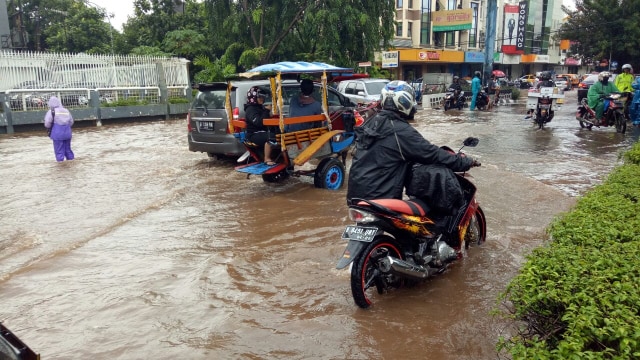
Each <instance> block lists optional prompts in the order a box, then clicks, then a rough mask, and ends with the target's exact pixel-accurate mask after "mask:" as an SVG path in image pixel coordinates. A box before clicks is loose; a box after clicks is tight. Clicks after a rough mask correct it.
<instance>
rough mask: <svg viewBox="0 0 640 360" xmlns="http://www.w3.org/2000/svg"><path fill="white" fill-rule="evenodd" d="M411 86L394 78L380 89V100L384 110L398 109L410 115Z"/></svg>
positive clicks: (412, 95) (412, 92)
mask: <svg viewBox="0 0 640 360" xmlns="http://www.w3.org/2000/svg"><path fill="white" fill-rule="evenodd" d="M414 96H415V92H414V90H413V87H411V85H409V84H408V83H406V82H404V81H399V80H394V81H392V82H390V83H388V84H387V85H385V87H384V88H383V89H382V94H381V96H380V101H381V102H382V108H383V109H385V110H393V111H398V112H400V113H402V114H404V115H406V116H410V115H411V112H412V111H413V99H414Z"/></svg>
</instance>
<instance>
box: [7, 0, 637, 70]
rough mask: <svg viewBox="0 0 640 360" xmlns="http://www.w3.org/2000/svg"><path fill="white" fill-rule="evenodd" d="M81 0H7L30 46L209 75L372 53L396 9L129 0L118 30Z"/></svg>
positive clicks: (304, 0)
mask: <svg viewBox="0 0 640 360" xmlns="http://www.w3.org/2000/svg"><path fill="white" fill-rule="evenodd" d="M85 1H86V0H30V1H24V0H8V2H9V9H10V11H9V13H10V14H12V13H14V12H15V11H12V10H11V9H14V8H16V7H17V6H18V4H22V12H21V14H23V15H24V16H23V17H22V18H23V19H22V21H23V22H22V23H21V24H22V26H24V27H25V29H26V32H27V33H29V34H37V36H33V35H30V37H29V40H30V41H29V47H30V49H32V50H52V51H63V52H89V53H111V52H114V53H119V54H122V53H134V54H153V55H160V54H170V55H175V56H181V57H185V58H187V59H189V60H192V61H193V65H194V66H193V70H196V71H206V73H207V75H206V76H205V75H203V76H204V77H205V78H207V79H211V80H214V78H215V80H222V78H216V77H219V76H223V74H224V73H225V72H226V71H228V70H229V69H231V68H233V69H234V71H245V70H247V69H249V68H251V67H254V66H256V65H260V64H263V63H268V62H277V61H285V60H288V61H295V60H306V61H325V62H329V63H332V64H335V65H339V66H347V67H352V66H354V65H355V64H356V63H357V62H359V61H370V60H373V53H374V51H377V50H379V49H380V48H381V47H382V46H387V45H388V44H389V41H390V40H391V39H392V37H393V19H394V13H395V3H394V2H392V1H363V0H358V1H353V0H184V1H180V0H134V1H133V2H132V4H131V6H133V7H134V16H132V17H130V18H129V19H128V21H127V22H126V24H124V27H123V31H122V33H121V32H119V31H116V29H113V28H112V27H111V25H110V24H109V23H108V20H109V18H108V17H107V16H108V14H107V13H106V12H105V10H104V9H102V8H100V7H97V6H95V5H92V3H88V2H85ZM638 1H640V0H638ZM45 9H46V11H45ZM36 11H37V14H38V16H35V15H33V14H36ZM13 26H14V27H15V26H21V25H20V24H17V25H16V24H13ZM196 59H199V60H200V61H198V64H199V65H198V64H196V61H195V60H196ZM204 59H207V61H204ZM208 59H213V60H212V61H209V60H208Z"/></svg>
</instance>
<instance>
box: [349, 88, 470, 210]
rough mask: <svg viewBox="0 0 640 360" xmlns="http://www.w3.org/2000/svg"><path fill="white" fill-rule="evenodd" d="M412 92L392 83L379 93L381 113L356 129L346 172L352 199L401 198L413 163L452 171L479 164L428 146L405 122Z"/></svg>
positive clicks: (434, 146)
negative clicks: (352, 149)
mask: <svg viewBox="0 0 640 360" xmlns="http://www.w3.org/2000/svg"><path fill="white" fill-rule="evenodd" d="M413 94H414V92H413V89H412V88H411V86H410V85H409V84H407V83H405V82H404V81H392V82H390V83H389V84H387V85H386V86H385V88H384V89H383V90H382V98H381V103H382V107H383V110H382V111H380V112H379V113H378V114H377V115H376V116H374V117H373V118H371V119H369V120H367V121H366V122H365V123H364V124H363V125H362V126H360V127H357V128H356V130H355V131H356V149H355V153H354V155H353V161H352V163H351V168H350V169H349V184H348V190H347V202H349V203H350V202H351V199H354V198H359V199H391V198H393V199H402V193H403V187H404V184H405V176H406V175H407V173H408V171H410V170H411V166H412V165H413V164H414V163H420V164H441V165H444V166H446V167H448V168H449V169H451V170H453V171H466V170H469V168H471V167H472V166H474V165H479V163H476V162H475V161H474V160H473V159H472V158H470V157H464V156H461V155H457V154H452V153H450V152H448V151H446V150H443V149H441V148H440V147H438V146H436V145H433V144H431V143H430V142H429V141H427V140H426V139H425V138H424V137H422V135H420V133H419V132H418V131H417V130H416V129H414V128H413V126H411V125H410V124H408V123H407V120H406V118H407V117H408V116H409V114H410V112H411V109H412V106H413V96H414V95H413Z"/></svg>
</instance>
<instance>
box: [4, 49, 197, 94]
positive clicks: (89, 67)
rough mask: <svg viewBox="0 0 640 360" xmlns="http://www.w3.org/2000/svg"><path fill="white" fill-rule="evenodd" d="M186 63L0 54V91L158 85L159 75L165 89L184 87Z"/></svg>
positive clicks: (117, 57) (161, 59)
mask: <svg viewBox="0 0 640 360" xmlns="http://www.w3.org/2000/svg"><path fill="white" fill-rule="evenodd" d="M187 64H188V61H187V60H185V59H181V58H168V57H149V56H132V55H88V54H66V53H39V52H16V51H0V74H1V76H0V91H2V92H5V91H6V90H9V89H38V88H39V89H51V88H56V89H57V88H91V89H95V88H110V87H131V86H133V87H147V86H158V85H159V83H160V76H162V77H163V78H164V80H165V83H166V86H172V87H183V88H186V87H189V74H188V70H187ZM160 70H161V71H162V73H160Z"/></svg>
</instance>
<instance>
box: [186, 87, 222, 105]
mask: <svg viewBox="0 0 640 360" xmlns="http://www.w3.org/2000/svg"><path fill="white" fill-rule="evenodd" d="M225 95H226V90H223V89H220V90H207V91H202V92H198V94H197V95H196V98H195V100H194V101H193V106H192V108H194V109H224V99H225Z"/></svg>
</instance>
